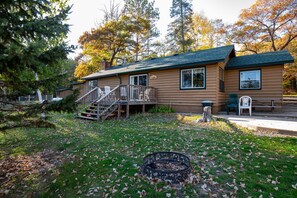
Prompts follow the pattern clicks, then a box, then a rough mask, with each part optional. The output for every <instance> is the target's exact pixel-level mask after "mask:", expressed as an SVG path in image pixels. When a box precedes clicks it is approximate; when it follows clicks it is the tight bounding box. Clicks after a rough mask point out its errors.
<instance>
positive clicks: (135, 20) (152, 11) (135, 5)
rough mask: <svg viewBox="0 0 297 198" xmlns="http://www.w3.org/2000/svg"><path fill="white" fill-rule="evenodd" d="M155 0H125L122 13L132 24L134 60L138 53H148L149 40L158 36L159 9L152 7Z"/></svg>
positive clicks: (149, 48)
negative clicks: (133, 26)
mask: <svg viewBox="0 0 297 198" xmlns="http://www.w3.org/2000/svg"><path fill="white" fill-rule="evenodd" d="M154 4H155V1H149V0H125V6H124V14H125V15H127V16H128V17H129V18H130V19H131V21H130V23H131V24H134V25H135V27H138V28H134V33H133V35H132V36H133V38H132V39H133V40H134V45H133V48H132V51H133V53H134V54H135V60H138V58H139V56H140V54H146V56H149V55H150V51H151V42H152V40H153V39H154V38H156V37H158V36H159V31H158V29H157V27H156V21H157V20H159V9H157V8H155V7H154Z"/></svg>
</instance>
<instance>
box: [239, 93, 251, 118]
mask: <svg viewBox="0 0 297 198" xmlns="http://www.w3.org/2000/svg"><path fill="white" fill-rule="evenodd" d="M238 106H239V115H240V114H241V113H242V109H248V110H249V113H250V116H252V98H251V97H249V96H242V97H240V98H239V103H238Z"/></svg>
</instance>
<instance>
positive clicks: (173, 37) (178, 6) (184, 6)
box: [167, 0, 193, 52]
mask: <svg viewBox="0 0 297 198" xmlns="http://www.w3.org/2000/svg"><path fill="white" fill-rule="evenodd" d="M192 15H193V10H192V3H191V0H172V6H171V8H170V17H171V18H174V21H173V22H171V23H170V24H169V26H168V34H167V40H168V43H169V46H170V48H171V50H172V51H177V52H180V51H182V52H185V51H186V50H187V48H188V47H189V46H190V45H191V43H192V39H191V38H190V37H189V35H188V33H189V32H190V31H191V28H192Z"/></svg>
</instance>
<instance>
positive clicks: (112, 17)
mask: <svg viewBox="0 0 297 198" xmlns="http://www.w3.org/2000/svg"><path fill="white" fill-rule="evenodd" d="M104 14H105V16H104V20H103V21H102V23H101V24H100V25H99V27H97V28H94V29H92V30H91V31H87V32H84V33H83V35H82V36H81V37H80V38H79V44H80V46H81V48H82V49H83V52H82V54H81V55H79V56H78V57H77V61H78V66H77V67H76V70H75V76H76V77H84V76H86V75H88V74H91V73H94V72H96V71H99V70H100V69H102V68H101V62H102V61H103V60H104V59H105V60H107V61H108V62H109V63H110V65H115V64H117V61H118V60H119V61H121V62H125V61H135V60H138V59H139V56H140V54H141V53H143V52H145V51H149V48H150V46H149V42H150V40H151V39H152V38H153V37H155V36H157V35H158V32H157V30H156V29H155V22H156V20H157V19H158V18H159V12H158V10H157V9H155V8H154V1H148V0H145V1H143V0H126V1H125V5H124V8H123V10H119V8H118V5H111V6H110V10H105V11H104Z"/></svg>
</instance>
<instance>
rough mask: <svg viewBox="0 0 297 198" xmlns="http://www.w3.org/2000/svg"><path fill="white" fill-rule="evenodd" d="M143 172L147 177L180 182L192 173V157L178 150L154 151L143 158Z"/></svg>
mask: <svg viewBox="0 0 297 198" xmlns="http://www.w3.org/2000/svg"><path fill="white" fill-rule="evenodd" d="M141 172H142V174H143V175H146V176H147V177H151V178H159V179H162V180H163V181H169V182H171V183H179V182H182V181H184V180H185V179H187V178H188V176H189V174H190V173H191V164H190V159H189V158H188V157H187V156H185V155H183V154H181V153H176V152H156V153H152V154H149V155H147V156H146V157H145V158H144V159H143V165H142V166H141Z"/></svg>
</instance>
